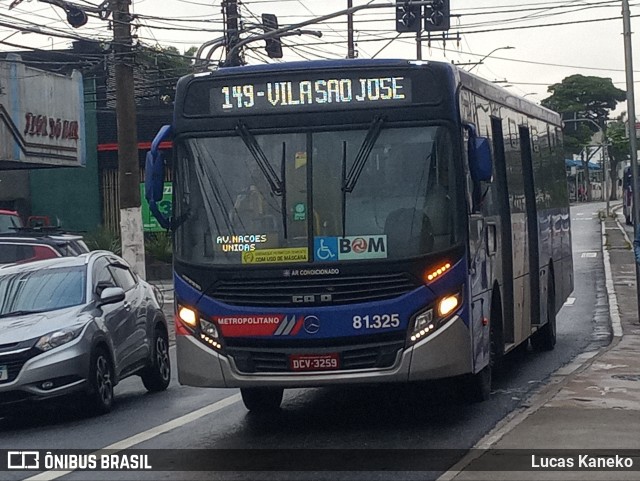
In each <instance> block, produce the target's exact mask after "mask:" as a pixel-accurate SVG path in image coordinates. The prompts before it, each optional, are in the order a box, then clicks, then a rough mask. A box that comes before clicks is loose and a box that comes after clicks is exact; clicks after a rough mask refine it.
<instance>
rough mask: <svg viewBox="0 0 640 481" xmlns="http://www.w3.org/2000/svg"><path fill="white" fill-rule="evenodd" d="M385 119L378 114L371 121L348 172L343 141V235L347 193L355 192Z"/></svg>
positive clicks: (345, 221)
mask: <svg viewBox="0 0 640 481" xmlns="http://www.w3.org/2000/svg"><path fill="white" fill-rule="evenodd" d="M383 123H384V119H383V118H382V117H379V116H377V117H376V118H374V119H373V122H371V126H370V127H369V130H368V131H367V135H366V137H365V138H364V140H363V141H362V145H361V146H360V150H359V151H358V155H356V158H355V160H354V161H353V165H352V166H351V169H350V170H349V173H348V174H347V142H343V143H342V237H344V236H345V231H346V223H347V213H346V209H347V194H350V193H351V192H353V189H354V188H355V186H356V183H357V182H358V179H359V178H360V174H361V173H362V169H364V166H365V165H366V163H367V160H368V159H369V155H370V154H371V151H372V150H373V146H374V145H375V144H376V141H377V140H378V137H379V136H380V131H381V130H382V124H383Z"/></svg>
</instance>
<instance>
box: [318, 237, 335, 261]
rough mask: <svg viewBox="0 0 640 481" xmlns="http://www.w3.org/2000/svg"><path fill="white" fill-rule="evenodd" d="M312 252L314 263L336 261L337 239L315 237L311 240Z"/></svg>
mask: <svg viewBox="0 0 640 481" xmlns="http://www.w3.org/2000/svg"><path fill="white" fill-rule="evenodd" d="M313 252H314V254H315V260H316V261H323V262H331V261H337V260H338V239H337V237H316V238H314V239H313Z"/></svg>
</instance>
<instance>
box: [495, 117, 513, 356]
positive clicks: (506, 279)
mask: <svg viewBox="0 0 640 481" xmlns="http://www.w3.org/2000/svg"><path fill="white" fill-rule="evenodd" d="M491 133H492V138H493V155H494V160H495V162H494V166H495V176H496V179H495V180H496V182H495V183H494V185H495V188H496V195H497V205H498V211H499V215H500V219H501V226H500V249H499V252H500V255H501V260H500V264H501V269H500V271H501V279H500V281H501V283H502V310H503V313H502V314H503V315H502V318H503V338H504V342H505V344H507V345H508V344H512V343H513V341H514V316H515V312H514V281H513V249H512V248H511V220H510V219H511V208H510V205H509V187H508V184H507V162H506V156H505V142H504V132H503V129H502V119H500V118H497V117H491Z"/></svg>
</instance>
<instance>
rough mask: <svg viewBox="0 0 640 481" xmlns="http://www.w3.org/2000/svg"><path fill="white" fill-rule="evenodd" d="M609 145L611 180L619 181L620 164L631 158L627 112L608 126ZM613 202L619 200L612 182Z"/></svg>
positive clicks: (614, 184)
mask: <svg viewBox="0 0 640 481" xmlns="http://www.w3.org/2000/svg"><path fill="white" fill-rule="evenodd" d="M606 134H607V143H608V144H609V147H608V154H609V159H610V174H611V175H610V176H609V177H610V178H611V179H617V171H618V163H620V162H623V161H625V160H627V159H628V158H629V138H628V137H627V125H626V112H625V113H623V114H622V115H620V116H619V117H617V118H616V119H615V120H613V121H612V122H609V123H608V124H607V130H606ZM611 183H612V186H613V188H612V189H611V197H610V199H611V200H615V199H617V192H616V183H615V181H614V180H612V182H611Z"/></svg>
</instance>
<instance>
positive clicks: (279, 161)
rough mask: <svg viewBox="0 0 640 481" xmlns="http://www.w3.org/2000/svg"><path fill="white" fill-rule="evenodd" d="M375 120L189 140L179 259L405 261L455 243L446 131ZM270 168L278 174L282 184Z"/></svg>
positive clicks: (184, 152)
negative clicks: (355, 125) (350, 126)
mask: <svg viewBox="0 0 640 481" xmlns="http://www.w3.org/2000/svg"><path fill="white" fill-rule="evenodd" d="M372 125H374V126H375V128H376V132H375V135H372V133H371V128H369V129H368V130H345V131H324V132H313V133H285V134H270V135H253V134H247V133H245V136H247V135H248V137H247V138H246V139H245V140H243V139H240V138H239V137H238V136H230V137H215V138H198V139H189V140H187V141H186V142H185V144H183V145H182V146H181V147H180V148H179V155H178V165H177V174H176V194H177V197H176V201H177V202H176V208H177V212H178V216H179V217H180V216H181V215H182V216H185V215H186V214H188V220H187V221H185V222H184V223H182V224H181V225H180V227H179V228H178V230H177V233H176V247H177V257H178V258H179V259H180V260H183V261H186V262H191V263H197V264H200V263H205V264H256V263H288V262H311V261H318V262H324V261H326V262H331V261H341V260H344V261H351V260H364V259H402V258H408V257H412V256H419V255H424V254H427V253H430V252H436V251H440V250H443V249H447V248H450V247H451V246H453V245H455V244H456V243H457V242H458V239H459V238H460V225H459V224H460V221H459V217H460V216H457V215H456V213H457V212H460V208H459V205H460V201H459V198H460V197H461V196H460V195H459V193H458V192H457V184H456V168H455V163H454V158H453V146H452V137H451V134H450V132H449V130H448V129H447V128H445V127H444V126H429V127H410V128H388V127H385V126H383V125H382V123H374V124H372ZM249 139H250V140H249ZM247 143H249V144H250V145H255V146H256V147H255V148H252V149H249V148H248V145H247ZM363 149H364V150H365V154H366V155H363V154H362V151H363ZM256 152H258V153H256ZM256 156H257V157H258V158H256ZM258 160H259V161H258ZM265 162H267V163H268V164H269V165H268V168H267V167H265V166H264V165H262V164H263V163H265ZM265 171H266V172H274V173H275V172H280V175H279V176H276V178H277V180H278V181H280V182H281V189H274V188H273V187H274V186H273V185H272V183H271V182H269V180H270V178H269V177H270V176H267V175H265ZM278 187H280V186H278ZM354 242H355V244H354Z"/></svg>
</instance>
